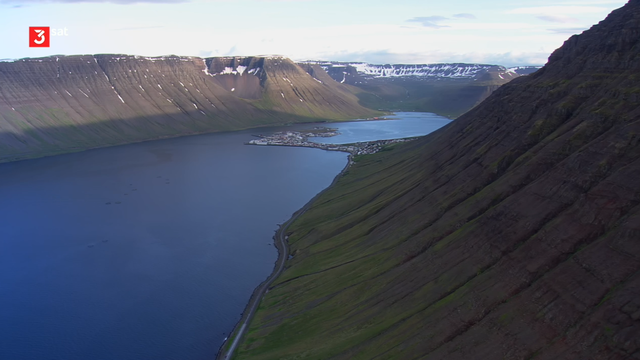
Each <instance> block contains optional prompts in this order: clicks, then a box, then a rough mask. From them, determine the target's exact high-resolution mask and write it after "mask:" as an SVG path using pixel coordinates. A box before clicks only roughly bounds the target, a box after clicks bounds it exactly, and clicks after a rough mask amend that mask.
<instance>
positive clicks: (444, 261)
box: [237, 0, 640, 360]
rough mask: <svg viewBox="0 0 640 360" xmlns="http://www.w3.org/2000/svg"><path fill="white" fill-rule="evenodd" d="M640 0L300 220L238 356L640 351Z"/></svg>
mask: <svg viewBox="0 0 640 360" xmlns="http://www.w3.org/2000/svg"><path fill="white" fill-rule="evenodd" d="M639 80H640V0H631V1H629V3H628V4H627V5H625V6H624V7H623V8H621V9H618V10H616V11H614V12H612V13H611V15H609V16H608V17H607V19H606V20H604V21H602V22H600V23H599V24H598V25H595V26H593V27H592V28H591V29H590V30H588V31H586V32H584V33H583V34H582V35H577V36H572V37H571V38H570V39H569V40H567V41H566V42H565V43H564V45H563V46H562V47H561V48H560V49H558V50H556V51H555V52H554V53H553V54H552V55H551V56H550V58H549V61H548V63H547V65H546V66H544V67H543V68H542V69H540V70H538V71H536V72H535V73H533V74H531V75H529V76H523V77H520V78H517V79H515V80H513V81H511V82H510V83H508V84H506V85H504V86H502V87H500V88H499V89H498V90H497V91H495V92H494V93H493V94H492V95H491V96H490V97H489V98H488V99H487V100H485V101H484V102H483V103H481V104H480V105H479V106H477V107H475V108H474V109H473V110H471V111H469V112H468V113H466V114H465V115H463V116H461V117H460V118H458V119H456V120H455V121H453V122H452V123H451V124H449V125H447V126H445V127H444V128H442V129H440V130H438V131H436V132H434V133H432V134H430V135H427V136H426V137H424V138H422V139H420V140H417V141H415V142H413V143H409V144H405V145H399V146H395V147H392V148H389V149H387V150H388V151H385V152H381V153H378V154H374V155H366V156H362V157H359V158H356V159H355V160H356V165H354V166H352V167H351V168H350V169H349V170H348V173H347V174H346V175H344V176H343V177H341V178H340V179H339V180H338V182H337V185H336V186H335V187H334V188H331V189H329V190H328V191H327V192H326V193H324V194H323V195H322V196H320V197H319V198H318V199H317V200H316V201H315V202H314V204H313V205H312V206H311V208H310V209H309V210H308V211H307V212H306V213H305V214H303V215H302V216H301V217H299V218H298V219H297V220H296V221H295V222H294V223H293V224H292V225H291V227H289V228H288V235H289V237H288V241H289V243H290V251H291V255H292V257H291V258H290V259H289V260H288V261H287V263H286V268H285V270H284V272H283V273H282V275H281V276H280V277H279V278H278V279H277V280H276V281H275V282H274V283H273V285H272V287H271V288H270V289H269V291H268V293H267V294H266V296H265V297H264V299H263V301H262V303H261V304H260V307H259V310H258V312H257V314H256V317H255V319H254V321H253V323H252V324H251V326H250V328H249V330H248V333H247V335H246V337H245V340H244V342H243V343H242V345H241V346H240V348H239V349H238V350H239V351H238V353H237V358H238V359H294V358H309V359H453V360H455V359H465V360H466V359H535V360H543V359H576V360H578V359H620V360H622V359H640V180H639V179H640V85H639V84H640V83H639Z"/></svg>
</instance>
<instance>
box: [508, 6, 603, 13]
mask: <svg viewBox="0 0 640 360" xmlns="http://www.w3.org/2000/svg"><path fill="white" fill-rule="evenodd" d="M603 12H608V9H606V8H602V7H597V6H535V7H523V8H517V9H512V10H507V11H506V12H505V13H507V14H529V15H546V14H553V15H558V14H561V15H576V14H599V13H603Z"/></svg>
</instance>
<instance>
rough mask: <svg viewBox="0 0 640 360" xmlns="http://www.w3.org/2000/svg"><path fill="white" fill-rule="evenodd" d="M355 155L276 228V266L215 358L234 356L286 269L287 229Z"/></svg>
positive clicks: (336, 178)
mask: <svg viewBox="0 0 640 360" xmlns="http://www.w3.org/2000/svg"><path fill="white" fill-rule="evenodd" d="M352 157H353V155H352V154H350V153H349V155H348V157H347V164H346V165H345V166H344V168H343V169H342V170H341V171H340V172H339V173H338V174H337V175H336V176H335V177H334V178H333V181H332V182H331V184H329V186H327V187H326V188H324V189H323V190H321V191H320V192H318V193H317V194H316V195H315V196H314V197H313V198H311V199H310V200H309V201H308V202H307V203H306V204H304V205H303V206H302V207H301V208H300V209H298V210H297V211H296V212H294V213H293V214H292V215H291V217H290V218H289V219H288V220H287V221H285V222H284V224H281V225H280V227H279V228H278V230H276V233H275V235H274V236H273V239H274V244H275V246H276V248H277V249H278V258H277V259H276V262H275V266H274V269H273V271H272V272H271V274H270V275H269V276H268V277H267V279H266V280H265V281H263V282H262V283H260V285H258V286H257V287H256V288H255V290H254V291H253V293H252V294H251V297H250V298H249V302H248V303H247V306H245V309H244V311H243V312H242V316H241V317H240V321H238V323H237V324H236V325H235V326H234V328H233V330H232V331H231V332H230V333H229V336H228V337H227V339H226V340H225V341H224V342H223V343H222V345H220V348H219V349H218V352H217V354H216V357H215V360H228V359H231V358H232V357H233V354H234V352H235V350H236V347H237V345H238V344H239V343H240V341H241V340H242V338H243V337H244V335H245V333H246V330H247V328H248V327H249V324H250V323H251V320H253V316H254V315H255V311H256V310H257V308H258V305H259V304H260V302H261V301H262V298H263V297H264V295H265V294H266V292H268V290H269V286H270V285H271V284H272V283H273V282H274V281H275V280H276V279H277V278H278V277H279V276H280V274H281V273H282V271H283V270H284V265H285V264H286V261H287V259H288V257H289V246H288V242H287V238H286V231H287V229H288V227H289V225H291V223H293V222H294V221H295V220H296V219H297V218H298V217H300V216H301V215H302V214H304V213H305V212H306V211H307V210H308V209H309V207H310V206H311V205H312V204H313V203H314V202H315V201H316V200H317V199H318V197H320V195H322V194H323V193H324V192H325V191H327V190H328V189H330V188H332V187H333V186H334V185H335V184H336V183H337V182H338V180H339V179H340V178H341V177H342V175H343V174H344V173H345V171H347V170H348V169H349V167H350V166H351V165H352V164H353V159H352ZM230 341H233V343H231V345H230V347H229V349H228V350H227V349H226V348H227V345H228V344H229V342H230Z"/></svg>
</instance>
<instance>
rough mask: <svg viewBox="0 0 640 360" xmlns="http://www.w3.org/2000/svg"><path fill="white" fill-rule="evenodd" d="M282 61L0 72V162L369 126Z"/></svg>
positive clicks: (345, 95)
mask: <svg viewBox="0 0 640 360" xmlns="http://www.w3.org/2000/svg"><path fill="white" fill-rule="evenodd" d="M374 114H376V112H375V111H372V110H370V109H366V108H364V107H362V106H360V105H359V104H358V99H357V97H356V96H355V95H353V94H352V92H351V90H350V89H347V88H346V87H345V86H344V85H342V84H339V83H337V82H335V81H327V82H324V83H319V82H318V81H316V80H314V79H313V77H311V76H310V75H309V74H308V73H307V72H306V71H305V70H304V69H302V68H301V67H300V66H298V65H296V64H295V63H293V62H292V61H291V60H289V59H287V58H284V57H278V56H271V57H224V58H206V59H202V58H197V57H179V56H166V57H140V56H131V55H79V56H52V57H45V58H36V59H32V58H27V59H21V60H16V61H4V62H0V161H10V160H17V159H22V158H29V157H36V156H42V155H48V154H54V153H61V152H68V151H74V150H80V149H86V148H91V147H97V146H106V145H114V144H120V143H127V142H133V141H142V140H149V139H156V138H161V137H168V136H179V135H186V134H195V133H202V132H211V131H223V130H237V129H243V128H249V127H256V126H264V125H276V124H283V123H289V122H301V121H319V120H345V119H352V118H357V117H362V116H371V115H374Z"/></svg>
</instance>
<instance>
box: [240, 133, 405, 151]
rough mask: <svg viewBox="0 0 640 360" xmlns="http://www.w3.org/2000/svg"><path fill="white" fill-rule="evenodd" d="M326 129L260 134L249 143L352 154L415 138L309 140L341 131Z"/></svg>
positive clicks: (333, 134)
mask: <svg viewBox="0 0 640 360" xmlns="http://www.w3.org/2000/svg"><path fill="white" fill-rule="evenodd" d="M324 130H326V131H321V132H309V133H301V132H297V131H287V132H279V133H275V134H273V135H269V136H260V139H255V140H251V141H249V142H248V143H247V144H248V145H271V146H299V147H310V148H316V149H322V150H329V151H344V152H348V153H350V154H351V155H366V154H373V153H376V152H378V151H380V149H381V148H382V147H383V146H385V145H388V144H393V143H398V142H405V141H410V140H413V139H415V138H404V139H390V140H376V141H364V142H357V143H352V144H323V143H317V142H313V141H309V140H308V139H309V138H310V137H318V136H320V137H330V136H336V135H338V134H339V133H338V132H337V131H336V130H335V129H324Z"/></svg>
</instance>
